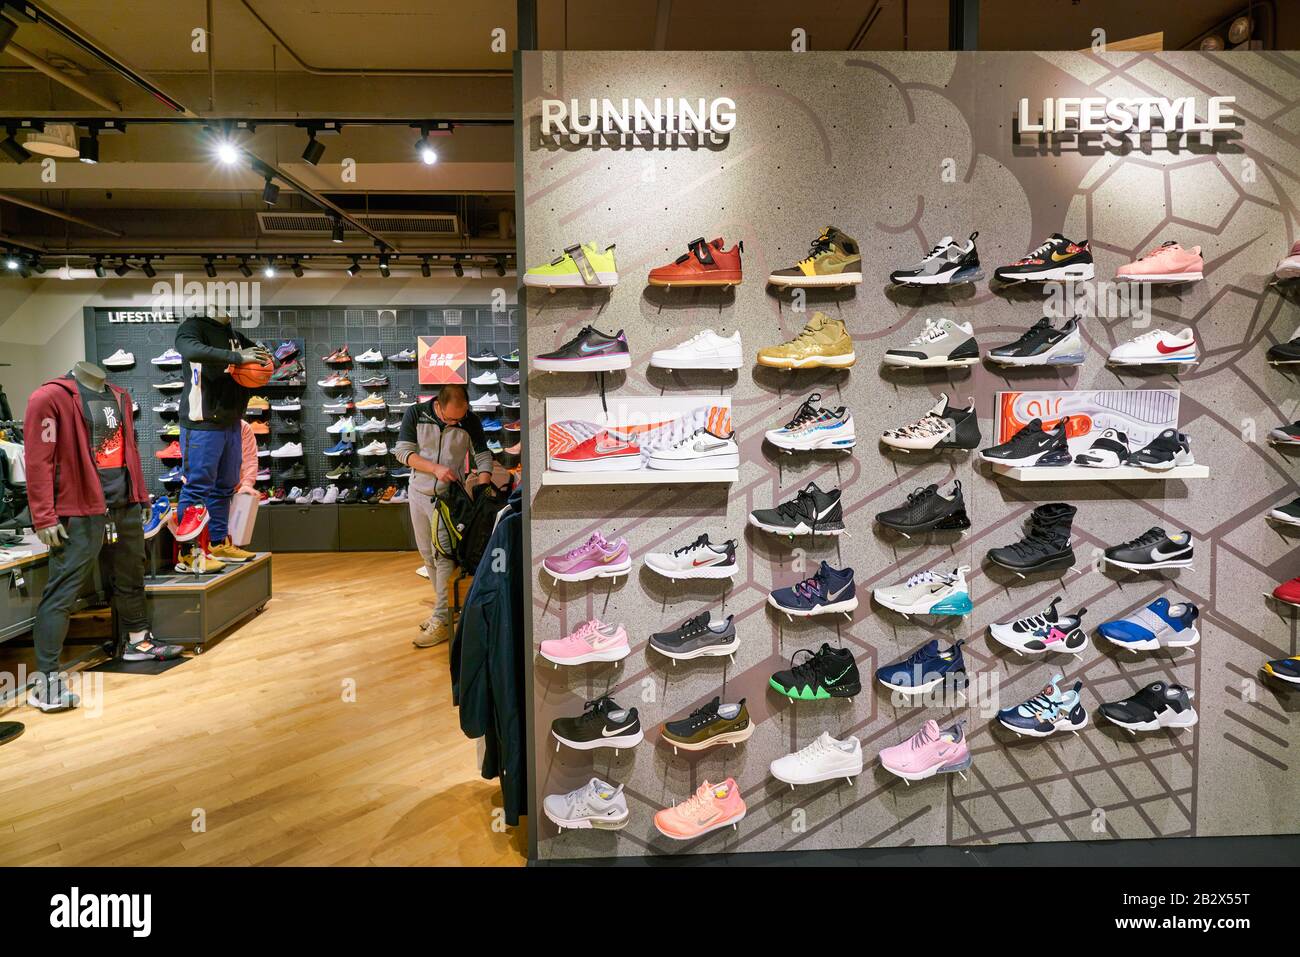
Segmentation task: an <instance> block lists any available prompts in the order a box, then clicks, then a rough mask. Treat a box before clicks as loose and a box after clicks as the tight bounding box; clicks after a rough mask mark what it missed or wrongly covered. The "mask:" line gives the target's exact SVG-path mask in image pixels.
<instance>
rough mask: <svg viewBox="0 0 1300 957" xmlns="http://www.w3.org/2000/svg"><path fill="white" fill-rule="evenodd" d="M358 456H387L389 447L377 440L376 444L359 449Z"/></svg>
mask: <svg viewBox="0 0 1300 957" xmlns="http://www.w3.org/2000/svg"><path fill="white" fill-rule="evenodd" d="M357 454H358V455H387V454H388V446H387V445H385V444H384V443H383V442H380V441H379V440H378V439H376V440H375V441H374V442H371V443H370V444H369V445H363V446H361V448H359V449H357Z"/></svg>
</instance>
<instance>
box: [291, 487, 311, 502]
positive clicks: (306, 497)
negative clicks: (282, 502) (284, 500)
mask: <svg viewBox="0 0 1300 957" xmlns="http://www.w3.org/2000/svg"><path fill="white" fill-rule="evenodd" d="M293 502H294V504H295V505H310V504H311V492H309V491H307V490H306V489H304V490H303V491H302V493H301V494H300V495H299V496H298V497H297V498H295V499H294V500H293Z"/></svg>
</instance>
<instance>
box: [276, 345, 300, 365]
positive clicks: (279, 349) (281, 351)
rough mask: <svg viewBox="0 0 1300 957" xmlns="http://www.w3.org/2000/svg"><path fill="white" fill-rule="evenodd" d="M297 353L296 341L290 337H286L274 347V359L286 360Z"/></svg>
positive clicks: (277, 360)
mask: <svg viewBox="0 0 1300 957" xmlns="http://www.w3.org/2000/svg"><path fill="white" fill-rule="evenodd" d="M297 354H298V343H296V342H294V341H293V340H292V339H286V340H284V342H282V343H280V344H279V345H278V346H276V347H275V361H276V362H288V361H289V360H290V359H292V358H293V357H294V356H296V355H297Z"/></svg>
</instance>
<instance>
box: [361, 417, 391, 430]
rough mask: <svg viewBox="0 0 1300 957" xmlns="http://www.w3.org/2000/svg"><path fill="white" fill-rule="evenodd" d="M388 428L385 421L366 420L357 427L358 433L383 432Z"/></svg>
mask: <svg viewBox="0 0 1300 957" xmlns="http://www.w3.org/2000/svg"><path fill="white" fill-rule="evenodd" d="M387 428H388V420H387V419H366V421H365V422H364V423H363V424H361V425H359V426H357V431H358V432H383V431H384V430H386V429H387Z"/></svg>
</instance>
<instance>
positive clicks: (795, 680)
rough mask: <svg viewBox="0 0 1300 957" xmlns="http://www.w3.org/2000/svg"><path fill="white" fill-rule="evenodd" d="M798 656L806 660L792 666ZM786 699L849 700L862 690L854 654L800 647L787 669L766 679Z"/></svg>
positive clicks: (828, 646)
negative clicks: (802, 656) (803, 656)
mask: <svg viewBox="0 0 1300 957" xmlns="http://www.w3.org/2000/svg"><path fill="white" fill-rule="evenodd" d="M800 655H807V656H808V657H807V658H805V659H803V660H802V661H800V662H799V663H798V664H796V663H795V658H798V657H799V656H800ZM767 683H768V684H769V685H771V686H772V687H773V688H774V689H776V690H777V691H779V692H781V694H783V695H785V696H786V697H787V698H795V699H796V700H799V701H814V700H821V699H824V698H852V697H853V696H854V695H856V694H858V692H860V691H861V690H862V678H861V676H860V675H859V674H858V666H857V663H856V662H855V661H854V660H853V652H851V651H849V649H847V648H832V647H831V646H830V645H828V644H823V645H822V646H821V648H820V649H819V650H817V651H810V650H809V649H807V648H802V649H800V650H799V651H796V652H795V653H794V656H793V657H791V659H790V667H789V668H788V669H786V670H785V671H778V672H777V673H776V674H774V675H772V677H771V678H769V679H768V680H767Z"/></svg>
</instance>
